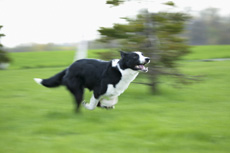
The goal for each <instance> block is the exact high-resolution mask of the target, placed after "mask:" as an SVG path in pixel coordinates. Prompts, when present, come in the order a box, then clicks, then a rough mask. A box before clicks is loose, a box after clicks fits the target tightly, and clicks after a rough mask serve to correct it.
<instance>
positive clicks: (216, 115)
mask: <svg viewBox="0 0 230 153" xmlns="http://www.w3.org/2000/svg"><path fill="white" fill-rule="evenodd" d="M220 47H221V46H220ZM42 53H44V52H39V54H41V55H37V57H41V56H42ZM54 53H55V52H54ZM15 54H21V53H15ZM65 54H66V53H65ZM71 54H72V53H71ZM71 54H70V55H71ZM196 54H198V52H196ZM201 54H202V53H201ZM12 55H13V56H14V58H15V62H16V61H17V60H18V59H17V56H16V55H14V53H13V54H12ZM25 55H26V53H25ZM33 55H34V56H36V53H34V54H33ZM44 55H47V56H48V53H44ZM53 55H54V54H50V55H49V56H53ZM70 55H67V54H66V55H64V56H60V59H61V57H67V56H70ZM189 56H192V55H189ZM202 56H204V55H202ZM207 56H209V55H207ZM70 57H71V60H72V56H70ZM20 58H21V59H23V57H20ZM25 58H29V56H26V57H25ZM30 58H31V57H30ZM45 58H46V57H45ZM56 59H57V58H56V53H55V58H54V61H55V60H56ZM49 61H50V59H49V58H48V57H47V61H46V60H44V61H43V62H44V63H43V64H44V65H49V64H50V62H49ZM20 62H21V64H22V65H23V62H25V61H21V60H20V61H18V64H20ZM35 63H36V62H35V61H34V62H33V61H31V63H30V64H31V65H33V64H34V65H35V67H36V64H35ZM65 64H67V62H66V63H64V65H63V67H61V65H60V67H44V68H30V69H22V68H23V66H21V67H16V65H13V68H11V69H10V70H5V71H0V80H1V82H0V140H1V141H0V152H6V153H31V152H32V153H63V152H70V153H72V152H77V153H97V152H98V153H108V152H109V153H117V152H119V153H120V152H126V153H129V152H130V153H134V152H135V153H144V152H146V153H152V152H156V153H169V152H170V153H194V152H195V153H210V152H211V153H228V152H229V150H230V145H229V144H230V131H229V129H230V118H229V117H230V111H229V110H230V97H229V91H230V88H229V87H230V83H229V78H230V61H221V62H182V63H181V64H182V65H183V66H182V68H181V69H182V70H183V71H184V72H186V73H188V74H192V75H204V77H203V81H201V82H198V83H195V84H192V85H188V86H182V87H181V88H179V89H177V88H172V87H171V86H169V84H171V81H170V80H171V79H167V78H165V79H164V81H165V82H164V83H163V84H162V85H161V86H160V92H159V93H158V94H157V95H151V94H150V91H149V89H148V87H146V86H143V85H137V84H131V86H130V87H129V89H128V90H127V91H126V92H125V93H124V94H122V95H121V96H120V97H119V103H118V104H117V105H116V109H114V110H104V109H99V108H97V109H95V110H94V111H88V110H85V109H83V108H82V110H81V113H80V114H75V113H74V112H73V106H74V103H73V101H72V97H71V96H70V94H69V93H68V92H67V91H66V90H65V88H64V87H61V88H55V89H49V88H44V87H42V86H39V85H37V84H35V83H34V81H33V80H32V78H34V77H42V78H43V77H47V76H51V75H53V74H55V73H57V72H59V71H60V70H62V69H63V68H65ZM51 65H52V64H51ZM52 66H53V65H52ZM54 66H55V64H54ZM19 68H20V69H19ZM89 98H90V93H89V92H87V93H86V96H85V99H86V100H89Z"/></svg>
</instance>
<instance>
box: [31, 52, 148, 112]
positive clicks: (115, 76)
mask: <svg viewBox="0 0 230 153" xmlns="http://www.w3.org/2000/svg"><path fill="white" fill-rule="evenodd" d="M120 53H121V59H114V60H112V61H102V60H97V59H81V60H78V61H76V62H74V63H73V64H72V65H70V66H69V67H68V68H67V69H65V70H63V71H62V72H60V73H58V74H56V75H54V76H53V77H51V78H48V79H39V78H34V80H35V81H36V82H37V83H38V84H41V85H43V86H46V87H51V88H52V87H58V86H60V85H64V86H66V87H67V89H68V90H69V91H70V92H71V93H72V94H73V96H74V98H75V101H76V111H78V110H79V107H80V105H81V103H82V104H83V106H84V107H85V108H86V109H89V110H93V109H95V107H96V106H98V107H102V108H114V105H115V104H116V103H117V101H118V96H119V95H120V94H122V93H123V92H124V91H125V90H126V89H127V88H128V86H129V84H130V83H131V82H132V81H133V80H134V79H135V78H136V77H137V75H138V73H139V72H147V71H148V68H146V67H145V65H146V64H148V63H149V62H150V58H148V57H145V56H144V55H143V54H142V53H141V52H123V51H120ZM84 88H88V89H89V90H91V91H93V95H92V97H91V99H90V102H89V103H85V102H82V101H83V94H84Z"/></svg>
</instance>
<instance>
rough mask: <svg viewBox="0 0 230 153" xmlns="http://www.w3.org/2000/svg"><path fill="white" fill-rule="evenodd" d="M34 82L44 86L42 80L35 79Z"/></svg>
mask: <svg viewBox="0 0 230 153" xmlns="http://www.w3.org/2000/svg"><path fill="white" fill-rule="evenodd" d="M34 81H35V82H37V83H38V84H42V79H39V78H34Z"/></svg>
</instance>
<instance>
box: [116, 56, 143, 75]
mask: <svg viewBox="0 0 230 153" xmlns="http://www.w3.org/2000/svg"><path fill="white" fill-rule="evenodd" d="M112 67H116V68H118V70H119V71H120V72H121V74H122V75H123V76H124V75H135V76H137V75H138V73H139V72H138V71H135V70H132V69H130V68H126V67H125V66H124V64H123V62H122V60H121V59H114V60H112Z"/></svg>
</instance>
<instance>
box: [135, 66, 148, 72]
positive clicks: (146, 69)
mask: <svg viewBox="0 0 230 153" xmlns="http://www.w3.org/2000/svg"><path fill="white" fill-rule="evenodd" d="M135 68H136V69H137V70H140V71H142V72H148V67H145V66H144V64H141V65H136V66H135Z"/></svg>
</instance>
